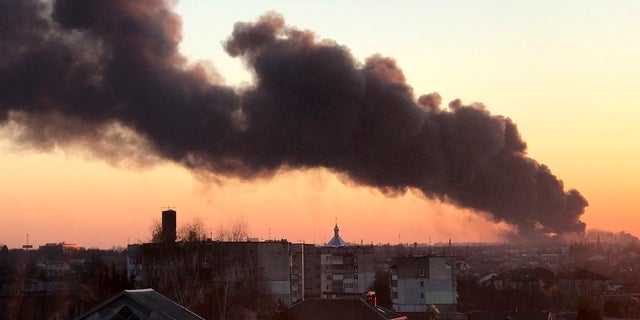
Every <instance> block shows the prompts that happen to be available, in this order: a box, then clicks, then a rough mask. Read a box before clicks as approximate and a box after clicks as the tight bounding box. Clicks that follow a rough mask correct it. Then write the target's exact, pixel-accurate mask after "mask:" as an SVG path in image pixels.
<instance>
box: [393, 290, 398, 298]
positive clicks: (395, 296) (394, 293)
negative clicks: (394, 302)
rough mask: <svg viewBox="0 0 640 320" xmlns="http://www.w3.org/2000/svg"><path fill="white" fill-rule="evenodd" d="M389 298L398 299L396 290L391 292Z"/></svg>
mask: <svg viewBox="0 0 640 320" xmlns="http://www.w3.org/2000/svg"><path fill="white" fill-rule="evenodd" d="M391 298H393V299H398V292H397V291H394V292H393V294H392V295H391Z"/></svg>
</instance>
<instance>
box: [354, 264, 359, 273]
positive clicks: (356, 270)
mask: <svg viewBox="0 0 640 320" xmlns="http://www.w3.org/2000/svg"><path fill="white" fill-rule="evenodd" d="M353 272H354V273H358V265H357V264H356V265H355V266H353Z"/></svg>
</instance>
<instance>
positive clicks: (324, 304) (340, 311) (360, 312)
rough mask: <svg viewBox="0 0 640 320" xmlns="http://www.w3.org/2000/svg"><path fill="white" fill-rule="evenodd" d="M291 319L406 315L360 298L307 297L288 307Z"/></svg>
mask: <svg viewBox="0 0 640 320" xmlns="http://www.w3.org/2000/svg"><path fill="white" fill-rule="evenodd" d="M289 314H291V315H292V316H293V319H304V320H325V319H326V320H329V319H359V320H369V319H371V320H406V319H407V317H405V316H402V315H400V314H398V313H395V312H393V311H391V310H387V309H384V308H381V307H374V306H372V305H370V304H368V303H367V302H365V301H364V300H362V299H344V300H342V299H333V300H326V299H309V300H304V301H302V302H299V303H297V304H294V305H293V306H291V308H289Z"/></svg>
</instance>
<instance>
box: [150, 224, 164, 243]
mask: <svg viewBox="0 0 640 320" xmlns="http://www.w3.org/2000/svg"><path fill="white" fill-rule="evenodd" d="M151 242H153V243H160V242H162V223H161V222H160V220H158V219H153V221H152V222H151Z"/></svg>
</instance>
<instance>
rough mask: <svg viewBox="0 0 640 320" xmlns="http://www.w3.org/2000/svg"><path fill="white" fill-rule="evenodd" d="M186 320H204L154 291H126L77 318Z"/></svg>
mask: <svg viewBox="0 0 640 320" xmlns="http://www.w3.org/2000/svg"><path fill="white" fill-rule="evenodd" d="M117 316H122V317H123V318H127V319H140V320H144V319H167V320H173V319H185V320H203V318H201V317H200V316H198V315H196V314H195V313H193V312H191V311H189V310H188V309H186V308H184V307H183V306H181V305H179V304H177V303H175V302H174V301H173V300H171V299H169V298H167V297H165V296H163V295H162V294H160V293H158V292H156V291H155V290H153V289H140V290H125V291H122V292H120V293H118V294H117V295H115V296H113V297H111V298H109V299H108V300H106V301H104V302H103V303H101V304H99V305H98V306H96V307H94V308H93V309H91V310H89V311H87V312H85V313H84V314H82V315H80V316H78V317H77V318H75V320H81V319H91V320H94V319H95V320H98V319H100V320H102V319H120V318H117Z"/></svg>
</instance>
